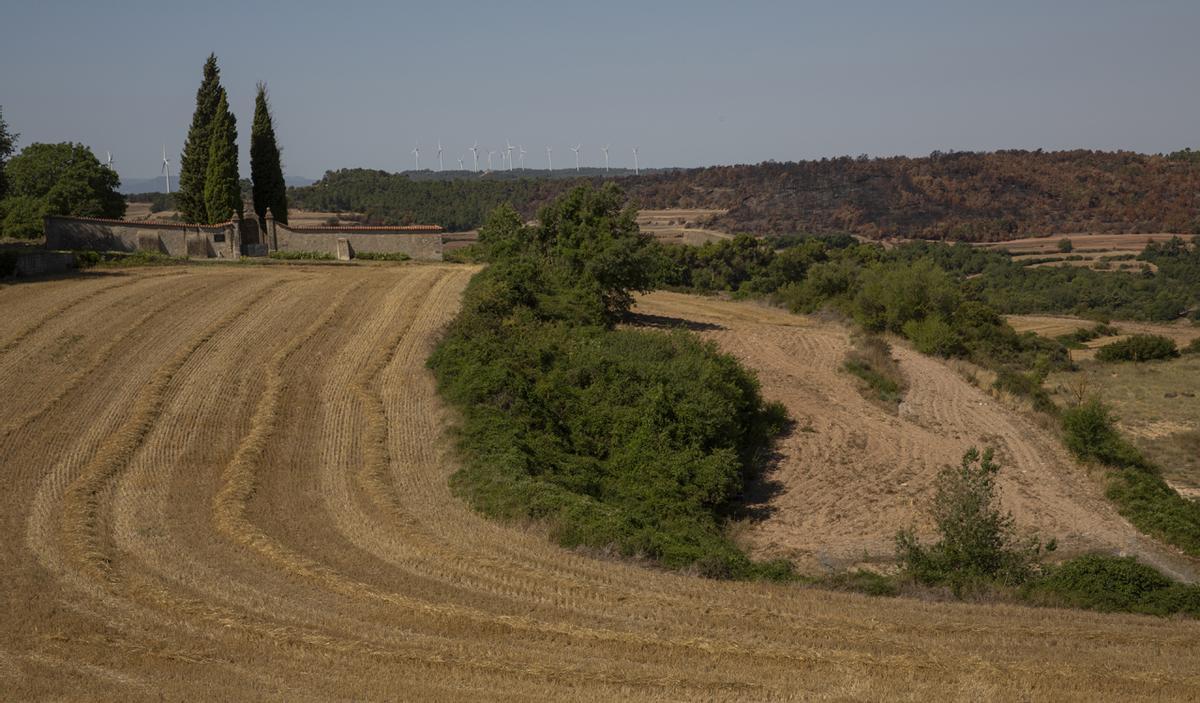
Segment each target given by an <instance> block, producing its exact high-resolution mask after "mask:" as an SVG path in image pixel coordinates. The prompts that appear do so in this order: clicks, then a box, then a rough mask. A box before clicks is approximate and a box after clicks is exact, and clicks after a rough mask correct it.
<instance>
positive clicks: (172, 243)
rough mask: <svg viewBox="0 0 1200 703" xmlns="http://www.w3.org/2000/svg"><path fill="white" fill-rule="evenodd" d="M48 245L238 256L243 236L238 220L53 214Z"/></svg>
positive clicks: (203, 256)
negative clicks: (186, 220)
mask: <svg viewBox="0 0 1200 703" xmlns="http://www.w3.org/2000/svg"><path fill="white" fill-rule="evenodd" d="M46 248H47V249H91V250H94V251H156V252H159V253H161V254H166V255H167V256H179V257H189V258H200V259H214V258H215V259H236V258H239V257H240V256H241V235H240V231H239V228H238V226H237V223H235V222H226V223H224V224H220V225H192V224H176V223H173V222H134V221H130V220H101V219H95V218H87V217H60V216H56V215H50V216H47V217H46Z"/></svg>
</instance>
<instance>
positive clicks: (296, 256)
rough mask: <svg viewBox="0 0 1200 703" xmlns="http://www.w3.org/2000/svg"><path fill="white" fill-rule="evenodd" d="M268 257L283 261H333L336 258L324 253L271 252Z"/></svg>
mask: <svg viewBox="0 0 1200 703" xmlns="http://www.w3.org/2000/svg"><path fill="white" fill-rule="evenodd" d="M270 256H271V258H272V259H282V260H284V261H333V260H334V259H335V258H336V257H335V256H334V255H333V254H330V253H328V252H324V251H273V252H271V254H270Z"/></svg>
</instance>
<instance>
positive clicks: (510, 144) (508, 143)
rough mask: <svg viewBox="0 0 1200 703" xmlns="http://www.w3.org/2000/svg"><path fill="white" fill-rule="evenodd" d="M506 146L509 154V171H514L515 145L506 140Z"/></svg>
mask: <svg viewBox="0 0 1200 703" xmlns="http://www.w3.org/2000/svg"><path fill="white" fill-rule="evenodd" d="M504 145H505V151H507V152H508V170H509V171H511V170H512V153H513V145H512V142H510V141H508V140H507V139H505V140H504Z"/></svg>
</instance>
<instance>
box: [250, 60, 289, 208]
mask: <svg viewBox="0 0 1200 703" xmlns="http://www.w3.org/2000/svg"><path fill="white" fill-rule="evenodd" d="M250 179H251V180H252V181H253V183H254V186H253V195H254V213H255V214H256V215H258V219H260V220H262V219H263V218H265V217H266V216H267V210H268V209H270V210H271V214H272V215H273V216H274V217H275V220H276V221H277V222H282V223H283V224H287V186H286V185H285V184H284V181H283V165H282V164H281V163H280V160H279V144H278V143H277V142H276V141H275V124H274V120H273V119H272V117H271V104H270V101H269V100H268V99H267V86H266V84H265V83H259V84H258V95H257V96H256V97H255V99H254V124H253V125H251V127H250Z"/></svg>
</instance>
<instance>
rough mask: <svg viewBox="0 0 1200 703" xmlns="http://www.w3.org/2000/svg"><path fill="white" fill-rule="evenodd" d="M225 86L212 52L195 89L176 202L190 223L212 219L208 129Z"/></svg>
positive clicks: (180, 161) (181, 161) (181, 158)
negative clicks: (206, 186) (207, 195)
mask: <svg viewBox="0 0 1200 703" xmlns="http://www.w3.org/2000/svg"><path fill="white" fill-rule="evenodd" d="M224 93H225V89H224V88H222V87H221V69H219V68H217V57H216V55H215V54H209V55H208V60H207V61H205V62H204V80H202V81H201V82H200V89H199V90H197V91H196V112H194V113H193V114H192V126H191V128H190V129H188V136H187V142H186V143H184V145H183V154H182V156H181V157H180V160H179V192H178V193H177V194H176V196H175V201H176V202H177V203H178V204H179V211H180V213H182V214H183V217H184V219H186V220H187V221H189V222H202V223H203V222H209V221H210V220H209V217H208V213H207V212H206V210H205V205H204V180H205V176H206V174H207V173H208V152H209V150H210V149H209V131H210V127H211V126H212V121H213V119H214V118H215V117H216V114H217V103H219V102H220V101H221V96H222V95H223V94H224Z"/></svg>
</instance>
